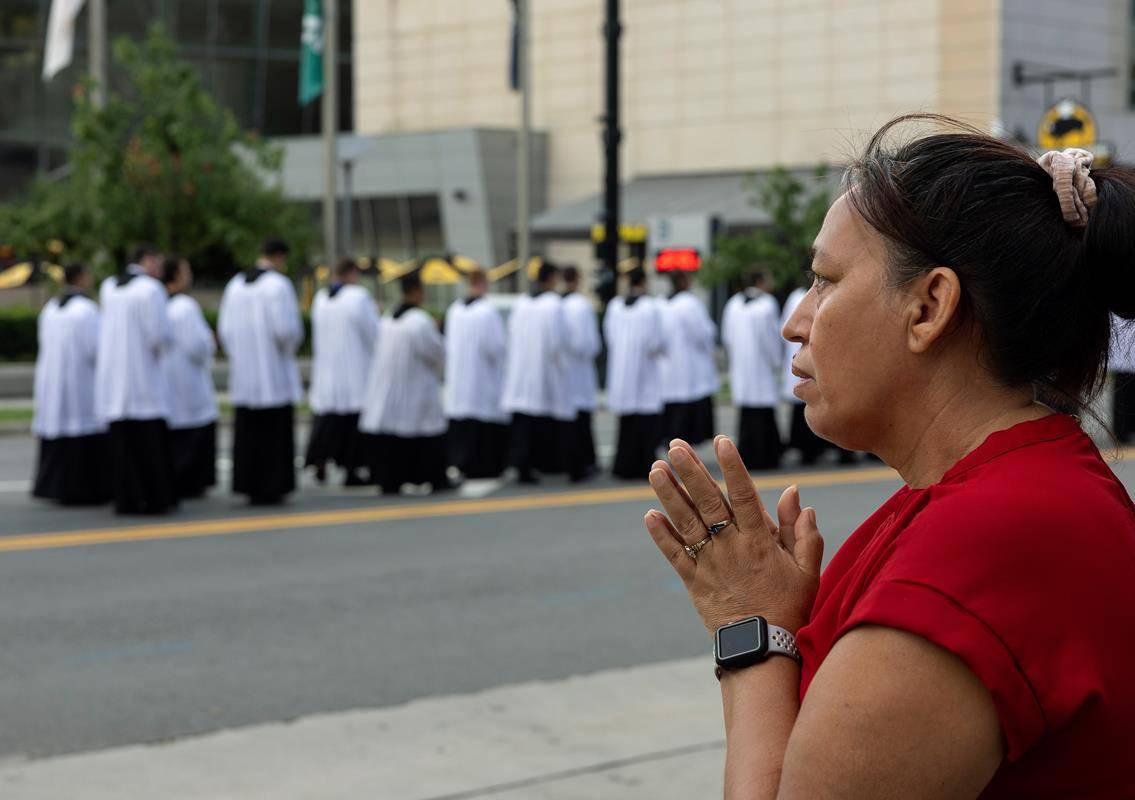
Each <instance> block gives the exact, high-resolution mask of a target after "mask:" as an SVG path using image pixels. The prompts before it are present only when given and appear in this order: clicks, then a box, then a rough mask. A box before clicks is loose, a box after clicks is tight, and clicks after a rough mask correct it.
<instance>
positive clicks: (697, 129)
mask: <svg viewBox="0 0 1135 800" xmlns="http://www.w3.org/2000/svg"><path fill="white" fill-rule="evenodd" d="M603 7H604V4H603V3H602V2H600V1H599V0H531V18H532V39H531V64H532V92H533V101H532V102H533V105H532V112H533V123H534V126H535V127H536V128H537V129H538V130H541V131H544V132H546V133H547V136H548V154H547V158H548V162H547V200H548V202H549V204H551V205H553V206H554V205H557V204H561V203H565V202H569V201H573V200H576V199H578V198H579V197H581V196H585V195H589V194H594V193H596V192H597V191H598V190H599V186H600V180H601V175H602V158H601V146H600V130H599V123H598V120H597V118H598V116H599V115H600V114H601V113H602V107H603V80H604V73H603V64H604V61H603V47H604V43H603V40H602V34H601V28H602V24H603V19H602V14H603ZM999 7H1000V3H999V2H998V1H997V0H624V2H623V12H622V13H623V24H624V33H623V39H622V73H623V74H622V84H621V89H622V94H623V111H622V114H623V130H624V147H623V151H622V173H623V177H624V178H632V177H635V176H643V175H659V174H673V173H707V172H732V171H751V170H760V169H764V168H769V167H772V166H774V165H778V164H779V165H785V166H790V167H791V166H804V165H810V164H815V163H817V162H818V161H828V162H834V163H838V162H840V161H842V160H844V159H845V158H846V157H847V156H848V155H849V154H850V153H851V152H853V151H854V149H855V147H856V146H857V145H858V144H859V143H861V141H862V140H863V138H864V137H865V136H866V135H867V134H868V133H869V132H870V131H871V130H872V129H874V128H875V127H877V126H878V125H879V124H880V123H882V122H884V121H885V120H887V119H888V118H890V117H892V116H894V115H896V114H900V113H904V112H909V111H918V110H934V111H941V112H944V113H948V114H954V115H959V116H963V117H966V118H968V119H971V120H973V121H975V122H978V123H979V124H982V125H983V126H989V125H993V124H995V121H996V119H997V115H998V108H999V102H1000V98H999V95H998V87H999V41H1000V31H999V24H998V23H999V19H1000V16H999V10H1000V9H999ZM354 15H355V52H354V58H355V69H356V80H355V119H356V127H357V131H358V133H360V134H364V135H365V134H383V133H391V132H406V131H428V130H437V129H447V128H455V127H475V126H486V125H488V126H493V127H508V126H514V125H515V124H516V120H517V116H518V99H517V96H516V94H515V93H513V92H511V91H509V88H508V84H507V74H508V60H509V37H510V25H511V15H512V10H511V3H509V2H507V0H355V5H354Z"/></svg>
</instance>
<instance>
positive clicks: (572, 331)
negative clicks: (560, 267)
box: [564, 292, 602, 412]
mask: <svg viewBox="0 0 1135 800" xmlns="http://www.w3.org/2000/svg"><path fill="white" fill-rule="evenodd" d="M564 324H565V325H567V331H568V335H567V371H568V390H569V391H570V392H571V400H572V403H573V405H574V406H575V409H576V411H587V412H590V411H594V410H595V404H596V399H597V395H598V394H599V382H598V377H597V376H596V374H595V359H596V358H597V357H598V355H599V350H600V348H601V346H602V342H601V341H600V340H599V319H598V317H596V315H595V309H594V308H593V307H592V305H591V302H590V301H589V300H588V299H587V298H586V297H584V296H583V295H581V294H580V293H579V292H572V293H571V294H569V295H566V296H565V297H564Z"/></svg>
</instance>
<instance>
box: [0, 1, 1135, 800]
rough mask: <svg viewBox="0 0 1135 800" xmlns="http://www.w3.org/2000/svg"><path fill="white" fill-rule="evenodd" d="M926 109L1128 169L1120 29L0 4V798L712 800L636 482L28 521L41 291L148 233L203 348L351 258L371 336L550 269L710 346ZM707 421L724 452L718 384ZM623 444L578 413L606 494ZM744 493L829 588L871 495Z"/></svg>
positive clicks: (681, 629) (1004, 17)
mask: <svg viewBox="0 0 1135 800" xmlns="http://www.w3.org/2000/svg"><path fill="white" fill-rule="evenodd" d="M53 6H54V7H53ZM53 13H57V14H60V15H61V18H65V19H66V20H67V21H68V22H67V23H66V24H63V25H62V26H61V27H57V28H55V29H52V28H51V26H50V25H49V19H50V18H51V15H52V14H53ZM49 43H51V44H50V47H51V48H54V50H55V57H56V58H57V59H59V61H58V63H57V64H56V66H55V67H53V70H52V71H50V74H48V72H49V70H47V62H48V61H50V60H51V59H49V58H48V55H49V54H48V53H47V50H48V48H49ZM68 54H69V55H68ZM916 111H933V112H939V113H943V114H948V115H952V116H956V117H959V118H962V119H965V120H968V121H969V122H971V123H973V124H974V125H976V126H978V127H980V128H982V129H983V130H986V131H989V132H991V133H993V134H995V135H997V136H1001V137H1005V138H1007V139H1011V140H1014V141H1017V142H1019V143H1021V144H1023V145H1025V146H1027V147H1029V148H1034V149H1036V150H1046V149H1052V148H1063V147H1070V146H1075V147H1084V148H1087V149H1089V150H1091V151H1092V152H1093V153H1095V155H1096V159H1097V160H1096V163H1097V164H1098V163H1102V162H1107V161H1109V160H1110V161H1117V162H1126V161H1130V160H1131V159H1132V157H1133V156H1132V154H1133V153H1135V6H1133V5H1132V4H1131V3H1129V2H1126V0H1092V2H1082V3H1069V2H1066V0H1062V1H1058V0H621V2H620V0H517V1H510V0H337V2H332V1H331V0H323V1H322V2H320V0H0V433H2V434H3V435H2V437H0V634H2V635H3V639H4V642H5V647H3V648H0V714H2V715H3V718H4V721H5V723H4V725H3V728H2V730H0V785H2V786H3V787H4V789H3V794H4V796H5V797H52V798H58V797H104V796H105V797H155V796H161V797H167V798H174V797H382V798H432V799H433V800H442V799H443V798H451V799H455V798H474V797H503V798H533V797H534V798H545V797H546V798H553V797H557V798H558V797H573V798H580V797H595V798H608V797H643V798H645V797H651V798H668V797H674V798H677V797H689V796H708V795H709V794H712V793H713V792H716V791H718V789H719V786H720V767H721V758H722V754H723V750H722V743H721V730H720V721H719V707H718V705H717V698H716V683H715V682H714V681H713V678H712V669H711V668H712V664H711V663H709V659H708V656H707V653H708V643H707V641H706V640H705V639H704V638H703V637H704V631H703V630H701V628H700V624H699V623H698V621H697V619H696V617H695V616H694V614H693V612H692V611H691V610H690V608H689V606H688V603H687V602H686V600H685V596H684V593H683V591H682V587H681V586H680V584H678V583H677V581H676V580H675V579H674V578H673V577H672V575H671V574H670V572H669V568H668V567H667V565H666V564H665V563H663V562H662V560H661V559H660V558H659V557H658V555H657V553H655V552H654V551H653V550H654V549H653V546H652V545H651V544H650V542H649V540H648V539H647V537H646V535H645V533H644V532H643V530H642V528H641V525H640V520H641V515H642V513H643V512H644V511H645V510H646V509H647V508H648V507H649V502H650V493H649V490H648V488H647V487H646V486H645V484H643V485H641V486H640V485H637V484H634V485H627V484H619V483H616V482H613V481H611V480H608V479H606V478H603V479H600V480H598V481H596V482H595V483H593V484H591V485H589V486H588V487H586V488H585V489H582V490H581V489H579V488H578V487H570V486H568V485H567V484H566V482H564V483H556V482H552V483H547V484H545V485H543V486H541V487H539V488H526V487H519V486H516V485H515V484H512V483H509V482H507V481H504V482H495V483H490V484H485V485H477V486H473V487H466V488H465V489H464V490H463V491H462V493H461V495H460V496H459V497H457V498H455V499H452V500H446V501H428V502H427V501H423V500H421V499H420V498H414V497H399V498H394V499H391V500H385V501H383V503H381V504H380V503H379V501H378V500H377V499H376V498H374V496H373V490H371V491H365V490H349V489H341V488H338V487H335V488H332V487H323V486H316V485H314V484H313V483H312V482H311V481H310V480H309V479H306V478H305V482H304V484H303V486H302V491H301V493H300V495H299V496H298V497H297V498H296V499H295V500H294V501H293V502H292V504H291V505H290V506H288V507H286V508H284V509H282V510H281V511H280V512H279V513H273V514H271V515H269V516H262V515H261V516H258V515H256V514H254V513H253V512H252V511H251V510H249V509H248V508H246V507H244V506H240V505H238V504H236V503H235V502H234V501H233V500H232V499H231V498H230V497H229V496H228V495H227V494H225V493H224V492H223V491H221V490H218V491H216V492H214V493H213V494H212V495H210V496H209V497H208V498H206V499H205V500H203V501H201V502H200V503H199V504H198V505H195V506H192V507H191V508H187V509H183V511H182V512H181V513H180V514H179V516H178V518H177V519H176V521H174V522H170V523H164V522H163V523H160V524H154V523H152V522H145V521H138V520H133V521H131V520H127V521H123V520H120V519H116V518H114V517H113V516H111V515H110V513H109V511H107V510H105V509H99V510H94V511H89V510H87V511H77V510H74V509H66V508H56V507H47V506H44V505H39V504H34V503H33V502H32V501H31V500H30V498H28V496H27V492H28V475H29V473H30V471H31V463H32V461H33V460H34V447H35V442H34V440H33V439H32V437H30V436H29V435H28V424H29V421H30V419H31V407H30V402H31V401H30V398H31V387H32V380H33V373H34V366H33V364H34V360H35V357H36V353H37V344H36V316H37V314H38V313H39V311H40V308H41V307H42V306H43V304H44V303H45V302H46V301H47V299H48V298H50V297H52V296H53V295H55V294H56V293H57V292H58V290H59V282H60V280H61V278H62V272H63V269H62V267H63V265H65V264H66V263H68V262H71V261H75V260H81V261H85V262H87V263H88V264H90V265H91V266H92V268H93V269H94V271H95V272H96V274H97V275H100V276H105V275H110V274H112V273H114V272H116V271H118V270H119V269H120V268H121V267H122V266H123V265H124V264H125V263H126V257H127V253H128V251H129V249H130V247H131V246H132V245H133V244H135V243H136V242H138V241H140V240H145V241H151V242H153V243H154V244H155V245H156V246H157V247H159V248H161V249H162V250H163V251H164V252H167V253H179V254H182V255H184V256H186V257H187V258H188V259H189V260H190V262H191V263H192V265H193V269H194V272H195V274H196V285H195V288H194V290H193V295H194V297H195V298H196V299H197V300H198V301H199V302H200V304H201V306H202V307H203V309H204V312H205V316H206V318H207V320H208V321H209V322H210V324H215V319H216V313H215V312H216V308H217V305H218V303H219V301H220V296H221V291H222V289H223V287H224V285H225V283H226V281H227V280H228V279H229V278H230V277H231V276H232V275H233V274H234V273H235V272H237V271H238V270H240V269H244V268H247V267H250V266H251V265H252V264H253V262H254V260H255V258H256V256H257V254H258V248H259V247H260V244H261V242H262V241H263V240H264V239H265V237H268V236H273V235H278V236H282V237H284V238H285V239H286V240H287V242H288V244H289V245H291V254H290V257H289V264H288V271H289V276H290V277H291V278H292V280H293V281H294V282H295V285H296V288H297V294H298V297H299V300H300V305H301V309H302V310H303V313H304V315H305V319H308V313H309V307H310V304H311V301H312V298H313V296H314V294H315V292H316V291H317V290H318V288H319V287H321V286H323V285H326V284H327V283H329V282H330V280H331V274H330V270H329V268H330V265H332V264H333V263H334V261H335V260H336V259H338V258H339V257H343V256H350V257H353V258H354V259H356V260H357V261H358V263H359V265H360V267H361V269H362V276H363V277H362V283H363V285H364V286H365V287H366V288H368V290H369V291H371V292H372V293H373V295H374V297H375V298H376V300H377V301H378V302H379V304H380V307H381V308H382V309H383V310H384V311H386V310H389V309H390V308H392V307H393V306H394V305H395V304H396V303H397V300H398V291H397V287H398V280H399V279H400V278H402V277H403V276H405V275H408V274H412V273H418V274H420V275H421V277H422V279H423V282H424V283H425V285H426V306H427V308H428V309H429V310H430V311H431V312H433V313H434V314H435V315H437V316H439V317H440V316H441V315H442V314H443V313H444V310H445V308H446V307H447V306H448V305H449V304H450V303H452V302H453V301H455V300H456V299H458V298H460V297H462V296H463V293H464V291H465V278H466V276H467V275H468V274H469V273H470V272H471V271H472V270H474V269H476V268H478V267H481V268H484V269H486V270H487V271H488V276H489V280H490V287H491V288H490V292H491V296H492V298H493V301H494V302H495V303H496V304H497V305H498V307H499V308H500V309H501V310H502V311H503V312H504V313H505V314H506V315H507V314H508V313H509V311H510V310H511V308H512V307H513V305H514V304H515V302H516V298H517V296H518V295H520V294H522V293H524V292H526V291H527V290H528V288H529V282H530V280H531V279H532V278H534V277H535V275H536V272H537V270H538V268H539V266H540V264H541V263H542V262H543V261H552V262H555V263H557V264H561V265H567V264H570V265H575V266H577V267H578V268H579V269H580V270H581V271H582V273H583V275H584V281H583V284H584V288H585V290H586V291H585V293H586V295H587V297H588V299H589V301H590V302H591V303H592V305H593V307H594V309H595V312H596V314H597V315H602V314H603V311H604V308H605V305H606V303H607V301H609V300H610V299H611V297H612V296H613V295H614V294H615V293H616V291H617V289H618V288H619V286H620V283H619V279H620V276H623V275H625V274H626V273H628V272H630V271H631V270H633V269H635V268H636V267H641V268H643V269H645V270H646V272H647V273H648V276H649V280H650V287H651V292H652V293H654V294H656V295H664V294H666V293H668V291H669V289H668V283H667V282H666V281H665V280H664V278H665V275H666V273H667V272H673V271H685V272H689V273H691V274H692V275H693V276H694V278H695V291H696V293H697V295H698V296H699V298H700V299H701V300H702V301H703V303H704V304H705V306H706V309H707V311H708V314H709V315H710V317H711V318H712V319H713V320H714V321H715V322H717V323H720V320H721V315H722V312H723V308H724V305H725V303H726V301H727V300H728V298H729V297H730V295H731V294H733V293H734V292H735V291H736V290H737V289H738V288H739V286H740V283H741V281H742V279H743V278H744V276H745V274H746V272H747V271H748V270H751V269H752V268H753V267H754V266H757V267H759V268H760V269H762V270H763V271H764V272H765V273H766V274H767V275H768V276H769V277H770V279H771V292H772V293H773V294H774V295H775V296H776V298H777V299H778V301H779V302H782V303H783V302H784V300H785V298H786V297H787V296H788V295H789V293H790V292H791V291H792V290H793V289H795V288H797V287H801V286H805V285H806V283H807V280H806V277H805V275H806V270H807V267H808V262H809V255H808V248H809V246H810V244H811V241H812V239H813V237H814V236H815V233H816V232H817V231H818V229H819V226H820V224H821V222H822V220H823V216H824V213H825V211H826V209H827V205H828V203H829V202H830V199H831V197H832V196H833V195H834V192H836V191H837V190H838V187H839V180H840V175H841V171H842V165H843V164H844V163H846V162H847V161H848V160H849V159H850V158H851V157H853V156H854V154H855V153H856V152H857V151H858V150H859V149H860V148H861V147H862V145H863V144H864V143H865V142H866V140H867V138H868V137H869V135H870V133H871V132H873V131H874V130H875V129H876V128H877V127H878V126H880V125H881V124H882V123H884V122H885V121H887V120H888V119H890V118H892V117H893V116H896V115H898V114H903V113H908V112H916ZM308 321H309V320H308ZM307 354H308V351H306V350H305V351H303V352H302V353H301V355H302V358H303V360H302V364H301V365H302V368H303V371H304V374H305V376H306V375H307V374H308V372H309V368H310V362H309V360H308V359H307ZM716 358H717V362H718V366H719V368H721V369H722V370H723V368H724V355H723V354H722V353H721V352H718V353H717V356H716ZM601 363H602V361H601V359H600V364H601ZM600 375H602V372H601V370H600ZM215 377H216V380H217V386H218V389H219V391H221V392H222V395H221V396H222V421H225V420H226V419H227V416H228V415H229V409H227V408H225V407H224V394H223V392H224V390H225V386H226V367H225V363H224V361H223V359H221V360H220V361H219V362H218V365H217V367H216V370H215ZM1109 398H1110V396H1109V395H1105V396H1104V398H1103V399H1102V400H1101V405H1100V409H1101V412H1102V413H1103V414H1104V415H1105V416H1106V414H1107V413H1110V412H1108V411H1107V409H1108V408H1109V406H1108V403H1109V402H1110V399H1109ZM714 401H715V404H716V415H717V416H716V422H717V425H718V427H719V428H720V429H721V430H722V431H725V432H732V431H733V430H734V428H735V426H736V412H735V410H734V408H733V405H732V403H731V398H730V394H729V387H728V382H727V381H726V382H724V384H723V387H722V389H721V390H720V391H719V392H718V394H717V395H715V397H714ZM301 411H302V412H305V413H306V410H305V409H301ZM305 413H301V415H300V419H299V425H298V428H297V431H298V436H299V437H300V438H299V440H300V441H301V442H302V441H303V437H304V436H305V435H306V431H307V428H306V425H307V421H306V416H305ZM788 413H789V410H788V409H787V407H786V406H785V407H782V408H780V409H779V410H778V414H779V418H780V421H781V423H782V425H786V424H787V422H786V419H787V418H786V414H788ZM614 426H615V422H614V419H613V417H612V415H611V414H610V413H608V412H606V411H605V410H604V409H603V408H602V407H601V408H600V409H599V410H598V411H597V412H596V417H595V430H596V443H597V447H598V450H599V454H600V461H601V463H602V464H606V463H607V462H608V461H609V460H610V457H611V454H612V452H613V450H614V437H615V434H614V430H615V427H614ZM1098 432H1099V431H1097V433H1098ZM847 455H850V454H847ZM1124 458H1126V451H1121V460H1120V461H1118V462H1117V470H1118V471H1119V474H1120V476H1121V477H1123V478H1124V480H1126V481H1127V482H1128V483H1129V485H1130V480H1131V474H1130V472H1126V473H1125V472H1124V468H1125V464H1124V461H1123V459H1124ZM226 459H227V457H226V456H225V454H224V448H222V455H221V458H220V459H219V460H218V467H219V470H220V471H221V472H222V474H224V471H225V469H226V468H227V467H228V466H229V464H228V462H227V460H226ZM757 480H758V485H759V486H760V488H761V489H762V491H763V492H764V496H765V498H766V502H775V497H776V491H777V490H778V489H779V488H783V487H784V486H786V485H788V484H789V483H797V484H798V485H800V486H801V487H802V492H803V493H804V495H805V502H806V503H809V504H812V505H815V506H817V507H818V508H819V510H820V520H821V527H822V528H823V529H824V531H825V535H826V536H827V538H828V542H827V552H828V554H829V556H830V554H831V553H832V552H834V551H835V550H836V549H837V548H838V545H839V544H840V543H841V542H842V541H843V539H844V538H846V536H847V535H848V534H849V533H850V532H851V531H852V530H854V528H855V527H856V526H857V525H858V523H859V522H860V521H861V520H862V519H863V518H864V517H865V516H866V515H867V514H868V513H869V512H870V511H871V510H872V509H873V508H874V507H875V506H876V505H878V503H879V502H881V501H882V500H883V499H884V498H885V497H886V496H887V495H888V494H889V493H891V492H892V491H893V490H894V489H895V488H896V487H897V486H898V485H899V484H898V480H897V476H895V475H894V473H893V472H891V471H890V470H889V469H887V468H885V467H883V466H882V465H881V464H879V463H877V462H872V461H869V460H864V459H862V458H861V457H859V456H853V457H850V458H844V459H841V460H840V461H839V462H837V454H835V453H831V454H825V457H824V458H823V459H821V460H820V462H819V463H818V464H815V465H811V464H803V463H801V460H799V459H797V458H794V457H790V458H786V459H785V460H784V461H783V462H782V463H781V466H780V468H779V469H777V470H771V471H769V472H767V473H762V474H761V475H760V476H758V478H757ZM222 489H223V486H222ZM295 720H298V722H295V723H294V724H288V723H289V722H290V721H295ZM158 742H161V743H165V744H164V745H163V746H155V743H158ZM707 787H708V788H707Z"/></svg>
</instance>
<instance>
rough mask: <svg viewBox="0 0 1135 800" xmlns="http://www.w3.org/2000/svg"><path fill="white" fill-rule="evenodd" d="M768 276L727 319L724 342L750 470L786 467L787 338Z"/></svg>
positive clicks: (740, 435)
mask: <svg viewBox="0 0 1135 800" xmlns="http://www.w3.org/2000/svg"><path fill="white" fill-rule="evenodd" d="M768 289H769V286H768V283H767V281H766V279H765V277H764V275H762V274H759V273H758V274H757V275H755V276H754V279H753V281H752V285H750V286H749V288H747V289H746V290H745V293H744V295H743V297H744V298H745V301H744V303H743V304H741V305H738V306H736V307H735V308H734V309H733V311H732V313H731V314H730V315H729V316H728V317H727V318H723V323H725V324H723V326H722V331H721V334H722V341H723V342H724V344H725V349H726V351H727V352H728V354H729V383H730V388H731V392H732V395H733V405H734V406H736V407H737V412H738V430H737V449H738V450H739V451H740V453H741V458H742V459H743V460H744V462H745V465H746V466H747V467H748V468H749V469H775V468H776V466H777V465H778V464H779V463H780V454H781V444H780V431H779V430H778V429H777V427H776V407H777V405H778V404H779V403H780V393H781V362H782V360H783V358H784V339H783V338H782V337H781V335H780V308H779V306H778V305H777V302H776V298H774V297H773V296H772V295H771V294H769V292H768Z"/></svg>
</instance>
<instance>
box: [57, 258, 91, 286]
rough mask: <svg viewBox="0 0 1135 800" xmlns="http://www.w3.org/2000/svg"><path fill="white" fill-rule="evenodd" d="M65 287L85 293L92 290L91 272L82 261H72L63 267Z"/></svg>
mask: <svg viewBox="0 0 1135 800" xmlns="http://www.w3.org/2000/svg"><path fill="white" fill-rule="evenodd" d="M63 285H64V286H66V287H67V288H69V289H72V290H75V291H80V292H84V291H86V290H87V289H89V288H91V271H90V270H89V269H87V265H86V264H84V263H83V262H81V261H72V262H71V263H70V264H68V265H66V266H65V267H63Z"/></svg>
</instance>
